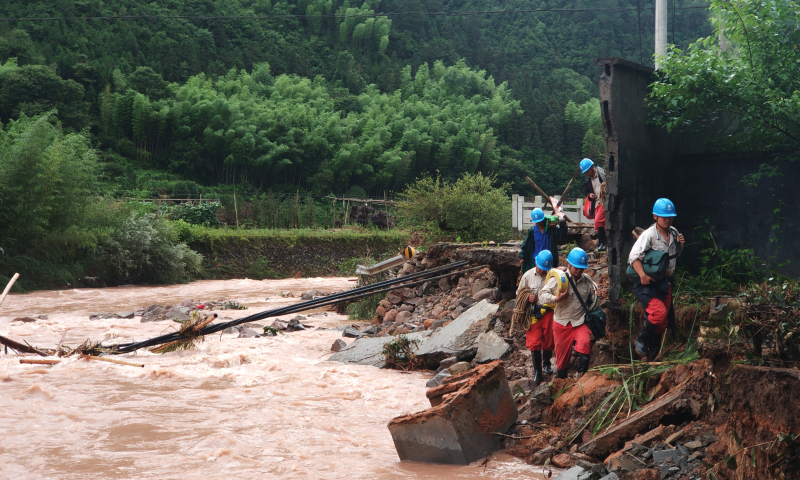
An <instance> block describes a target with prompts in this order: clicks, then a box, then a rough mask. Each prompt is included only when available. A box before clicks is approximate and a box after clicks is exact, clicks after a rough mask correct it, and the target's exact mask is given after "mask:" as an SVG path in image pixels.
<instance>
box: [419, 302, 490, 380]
mask: <svg viewBox="0 0 800 480" xmlns="http://www.w3.org/2000/svg"><path fill="white" fill-rule="evenodd" d="M498 308H499V305H494V304H491V303H489V302H488V301H487V300H481V301H480V302H478V303H476V304H475V305H473V306H472V307H471V308H469V309H468V310H466V311H464V313H462V314H461V315H459V317H458V318H457V319H455V320H453V321H452V322H451V323H450V324H448V325H447V326H446V327H442V328H441V329H439V330H436V331H435V332H434V333H433V335H431V336H430V338H428V339H427V340H426V341H425V342H424V343H422V344H421V345H420V346H419V348H418V349H417V351H416V354H417V356H419V357H421V358H422V359H423V360H425V362H426V363H427V364H429V365H431V368H435V367H436V366H437V365H438V364H439V362H441V361H442V360H444V359H445V358H447V357H451V356H453V355H454V354H455V353H458V352H460V351H462V350H465V349H467V348H469V347H470V346H472V344H473V343H475V339H477V338H478V335H479V334H481V333H483V331H484V330H485V329H486V326H487V325H488V322H489V317H490V316H491V315H493V314H494V313H496V312H497V309H498ZM435 325H436V323H435V322H434V326H435Z"/></svg>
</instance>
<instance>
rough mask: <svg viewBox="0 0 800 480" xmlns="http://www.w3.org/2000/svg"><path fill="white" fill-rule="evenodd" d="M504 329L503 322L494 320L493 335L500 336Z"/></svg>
mask: <svg viewBox="0 0 800 480" xmlns="http://www.w3.org/2000/svg"><path fill="white" fill-rule="evenodd" d="M504 328H505V325H504V324H503V322H501V321H500V319H499V318H498V319H497V320H495V322H494V328H493V330H494V333H496V334H498V335H501V334H502V333H503V329H504Z"/></svg>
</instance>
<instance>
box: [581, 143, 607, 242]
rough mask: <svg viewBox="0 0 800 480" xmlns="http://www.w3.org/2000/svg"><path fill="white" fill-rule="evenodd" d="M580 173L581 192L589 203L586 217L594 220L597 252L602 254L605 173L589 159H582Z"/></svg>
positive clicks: (604, 230)
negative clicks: (583, 176) (582, 177)
mask: <svg viewBox="0 0 800 480" xmlns="http://www.w3.org/2000/svg"><path fill="white" fill-rule="evenodd" d="M579 165H580V168H581V173H583V174H584V175H586V178H585V179H584V180H583V190H584V192H585V193H586V196H587V198H588V200H589V202H591V205H590V206H589V215H587V217H589V218H593V219H594V230H595V231H596V232H597V240H598V244H597V251H598V252H602V251H604V250H606V248H607V247H606V245H607V244H608V240H607V237H606V208H605V206H604V205H603V203H604V200H605V192H604V187H603V184H605V182H606V171H605V170H603V169H602V168H600V167H598V166H595V164H594V162H593V161H592V160H591V159H588V158H584V159H583V160H581V163H580V164H579Z"/></svg>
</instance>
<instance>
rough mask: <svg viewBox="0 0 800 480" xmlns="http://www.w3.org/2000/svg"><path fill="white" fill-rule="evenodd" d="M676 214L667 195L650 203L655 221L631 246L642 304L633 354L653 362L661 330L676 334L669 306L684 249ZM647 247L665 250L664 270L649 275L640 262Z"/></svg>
mask: <svg viewBox="0 0 800 480" xmlns="http://www.w3.org/2000/svg"><path fill="white" fill-rule="evenodd" d="M676 216H677V213H676V212H675V204H674V203H672V201H671V200H669V199H668V198H659V199H658V200H656V202H655V204H653V220H654V222H655V223H653V225H651V226H650V228H648V229H647V230H645V231H644V232H642V233H641V235H639V238H638V239H637V240H636V243H634V244H633V248H631V253H630V255H629V257H628V263H629V264H630V265H631V267H633V269H634V270H635V271H636V273H637V274H638V275H639V280H638V281H637V282H635V283H634V284H633V294H634V295H635V296H636V298H637V299H638V300H639V302H640V303H641V304H642V309H643V310H644V315H642V317H643V318H642V327H641V331H640V332H639V335H638V336H637V337H636V353H638V354H639V355H640V356H641V357H646V358H647V360H648V361H650V362H652V361H655V360H656V358H658V354H659V352H660V350H661V341H662V338H663V336H664V331H665V330H666V329H667V328H669V329H670V331H672V333H673V336H675V335H676V333H675V330H676V328H675V308H674V307H673V305H672V280H673V277H674V275H675V266H676V263H677V257H678V255H680V253H681V251H682V250H683V245H684V243H685V242H686V239H685V238H684V237H683V234H681V233H680V232H678V230H677V229H676V228H675V227H673V226H672V223H673V222H674V221H675V217H676ZM650 250H659V251H662V252H667V259H668V262H667V263H666V265H665V269H664V271H663V272H657V273H658V275H657V276H656V272H651V273H652V274H653V275H654V276H656V278H652V277H650V275H648V274H647V273H646V272H645V270H644V265H643V264H642V261H643V260H644V258H645V255H646V254H647V252H649V251H650Z"/></svg>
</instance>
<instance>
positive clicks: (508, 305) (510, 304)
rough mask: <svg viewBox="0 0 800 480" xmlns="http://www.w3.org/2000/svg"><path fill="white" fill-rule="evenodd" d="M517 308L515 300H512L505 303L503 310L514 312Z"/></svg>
mask: <svg viewBox="0 0 800 480" xmlns="http://www.w3.org/2000/svg"><path fill="white" fill-rule="evenodd" d="M516 306H517V299H516V298H512V299H511V300H509V301H507V302H506V304H505V306H504V307H503V308H507V309H509V310H514V307H516Z"/></svg>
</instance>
